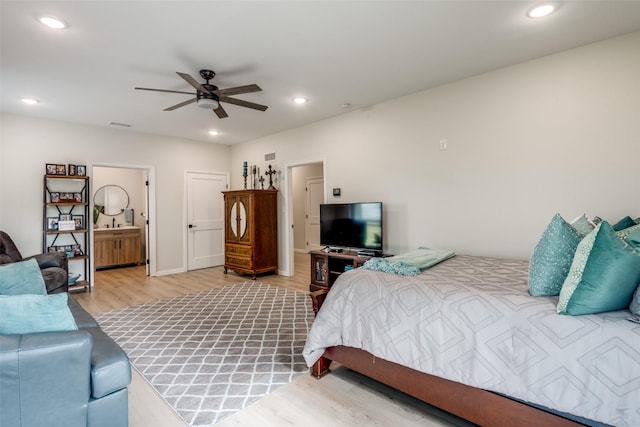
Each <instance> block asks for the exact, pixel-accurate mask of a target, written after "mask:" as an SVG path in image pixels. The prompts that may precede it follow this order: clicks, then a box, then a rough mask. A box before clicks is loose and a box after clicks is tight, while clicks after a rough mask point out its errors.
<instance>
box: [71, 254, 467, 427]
mask: <svg viewBox="0 0 640 427" xmlns="http://www.w3.org/2000/svg"><path fill="white" fill-rule="evenodd" d="M294 268H295V276H293V277H284V276H277V275H268V276H259V277H258V280H259V281H262V282H264V283H269V284H272V285H277V286H282V287H285V288H288V289H292V290H297V291H304V292H308V291H309V255H307V254H296V255H295V265H294ZM245 280H252V279H251V277H249V276H239V275H237V274H235V273H234V272H229V273H228V274H224V269H223V268H222V267H215V268H208V269H203V270H196V271H190V272H187V273H181V274H174V275H168V276H159V277H147V276H145V270H144V267H129V268H120V269H113V270H103V271H98V272H96V274H95V286H94V288H93V291H92V292H91V293H78V294H73V296H74V298H76V300H77V301H78V302H79V303H80V304H81V305H82V306H83V307H84V308H85V309H86V310H87V311H89V312H90V313H92V314H96V313H103V312H106V311H111V310H114V309H118V308H122V307H127V306H130V305H135V304H143V303H145V302H150V301H156V300H160V299H165V298H171V297H174V296H179V295H184V294H188V293H194V292H199V291H203V290H207V289H211V288H217V287H221V286H224V285H227V284H233V283H239V282H243V281H245ZM133 371H134V372H133V381H132V383H131V386H130V387H129V425H130V426H131V427H147V426H154V427H184V426H185V423H184V422H183V421H182V420H181V419H180V417H179V416H178V415H177V414H176V413H175V412H174V411H173V410H172V409H171V407H170V406H169V405H168V404H167V403H166V402H165V401H164V400H163V399H162V398H161V397H160V395H158V394H157V392H156V391H155V390H154V389H153V387H151V386H150V385H149V383H148V382H147V381H146V380H145V379H144V378H143V377H142V376H141V375H140V374H138V373H137V372H136V371H135V369H134V370H133ZM355 425H367V426H391V425H397V426H407V427H412V426H468V425H469V424H468V423H465V422H464V421H462V420H459V419H457V418H455V417H452V416H450V415H448V414H446V413H444V412H442V411H440V410H438V409H436V408H433V407H431V406H430V405H427V404H425V403H423V402H420V401H418V400H416V399H413V398H411V397H409V396H407V395H405V394H403V393H400V392H398V391H395V390H393V389H391V388H389V387H386V386H384V385H382V384H380V383H377V382H375V381H373V380H370V379H369V378H366V377H364V376H362V375H359V374H357V373H355V372H353V371H350V370H348V369H345V368H344V367H340V366H337V367H334V371H333V372H332V373H331V374H330V375H328V376H326V377H325V378H323V379H322V380H316V379H314V378H312V377H311V376H310V375H302V376H300V377H298V378H296V379H295V380H294V381H293V382H292V383H290V384H288V385H286V386H284V387H281V388H280V389H278V390H276V392H274V393H272V394H270V395H269V396H266V397H265V398H263V399H261V400H259V401H257V402H255V403H254V404H252V405H250V406H249V407H247V408H245V409H243V410H242V411H240V412H238V413H236V414H235V415H233V416H231V417H229V418H226V419H224V420H222V421H221V422H220V423H218V424H217V425H216V426H217V427H231V426H243V427H245V426H305V427H314V426H318V427H334V426H335V427H341V426H344V427H351V426H355Z"/></svg>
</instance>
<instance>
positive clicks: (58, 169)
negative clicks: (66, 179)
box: [56, 165, 67, 175]
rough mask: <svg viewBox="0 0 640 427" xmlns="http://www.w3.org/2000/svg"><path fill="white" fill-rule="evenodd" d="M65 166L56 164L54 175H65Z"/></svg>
mask: <svg viewBox="0 0 640 427" xmlns="http://www.w3.org/2000/svg"><path fill="white" fill-rule="evenodd" d="M66 174H67V167H66V166H65V165H56V175H66Z"/></svg>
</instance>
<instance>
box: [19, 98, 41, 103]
mask: <svg viewBox="0 0 640 427" xmlns="http://www.w3.org/2000/svg"><path fill="white" fill-rule="evenodd" d="M22 102H24V103H25V104H28V105H36V104H39V103H40V101H38V100H37V99H32V98H22Z"/></svg>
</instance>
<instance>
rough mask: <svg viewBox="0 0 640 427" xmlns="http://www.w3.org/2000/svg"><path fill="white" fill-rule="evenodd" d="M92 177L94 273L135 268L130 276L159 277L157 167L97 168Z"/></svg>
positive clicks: (98, 165) (92, 257) (109, 166)
mask: <svg viewBox="0 0 640 427" xmlns="http://www.w3.org/2000/svg"><path fill="white" fill-rule="evenodd" d="M91 174H92V186H91V200H90V211H91V213H92V218H91V219H90V220H89V221H91V222H90V224H91V225H92V226H91V231H92V232H91V237H92V247H93V251H92V256H91V266H92V270H93V271H94V273H95V271H96V270H102V269H108V268H116V267H135V268H131V269H130V270H128V273H135V274H139V275H146V276H153V275H155V271H156V267H155V265H156V263H155V258H156V257H155V254H156V248H155V238H154V236H155V231H154V230H155V225H154V224H153V221H150V219H151V218H155V212H154V211H153V208H152V207H153V206H155V200H154V199H155V196H154V194H155V191H154V179H155V177H154V169H153V167H151V166H135V165H113V164H94V165H93V167H92V171H91ZM141 267H144V268H141ZM95 277H96V275H95V274H94V280H95ZM99 284H100V283H98V285H99Z"/></svg>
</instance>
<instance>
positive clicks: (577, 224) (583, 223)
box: [571, 214, 595, 236]
mask: <svg viewBox="0 0 640 427" xmlns="http://www.w3.org/2000/svg"><path fill="white" fill-rule="evenodd" d="M571 226H572V227H573V228H575V229H576V230H578V231H579V232H580V233H581V234H582V235H583V236H586V235H587V234H589V233H591V232H592V231H593V228H594V227H595V226H594V224H593V223H592V222H590V221H589V220H588V219H587V217H586V216H585V215H584V214H583V215H580V216H579V217H578V218H576V219H574V220H573V221H571Z"/></svg>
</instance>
